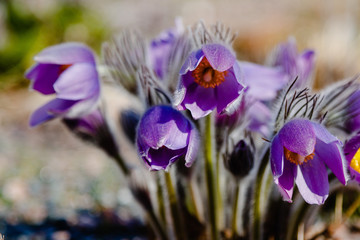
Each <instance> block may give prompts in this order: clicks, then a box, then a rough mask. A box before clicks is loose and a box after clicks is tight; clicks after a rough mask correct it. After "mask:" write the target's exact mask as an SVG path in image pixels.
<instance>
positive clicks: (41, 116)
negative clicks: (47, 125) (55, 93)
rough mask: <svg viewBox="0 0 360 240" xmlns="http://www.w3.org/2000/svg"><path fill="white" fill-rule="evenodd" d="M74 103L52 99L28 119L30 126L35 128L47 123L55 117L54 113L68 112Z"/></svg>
mask: <svg viewBox="0 0 360 240" xmlns="http://www.w3.org/2000/svg"><path fill="white" fill-rule="evenodd" d="M75 103H76V101H69V100H62V99H54V100H52V101H50V102H48V103H47V104H45V105H44V106H42V107H40V108H38V109H37V110H36V111H35V112H34V113H33V114H32V115H31V117H30V126H31V127H35V126H37V125H39V124H41V123H43V122H46V121H49V120H51V119H53V118H55V117H56V116H57V115H56V114H54V111H57V112H66V111H68V110H69V109H70V108H71V107H72V106H73V105H74V104H75Z"/></svg>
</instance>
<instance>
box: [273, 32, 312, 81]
mask: <svg viewBox="0 0 360 240" xmlns="http://www.w3.org/2000/svg"><path fill="white" fill-rule="evenodd" d="M314 62H315V52H314V51H313V50H304V51H303V52H302V53H300V54H299V53H298V51H297V47H296V42H295V39H293V38H290V39H289V40H288V41H287V42H284V43H281V44H279V45H278V46H277V48H276V50H275V53H274V54H273V62H272V65H273V66H275V67H280V68H281V69H282V71H284V73H286V74H287V75H288V77H289V80H290V81H292V80H294V79H295V78H296V77H298V81H297V82H296V84H295V87H298V88H302V87H305V86H306V85H307V84H308V83H309V81H310V80H311V77H312V74H313V71H314V66H315V63H314Z"/></svg>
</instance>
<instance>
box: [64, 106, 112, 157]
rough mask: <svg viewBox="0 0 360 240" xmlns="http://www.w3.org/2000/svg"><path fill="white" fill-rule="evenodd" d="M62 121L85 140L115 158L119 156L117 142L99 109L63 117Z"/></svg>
mask: <svg viewBox="0 0 360 240" xmlns="http://www.w3.org/2000/svg"><path fill="white" fill-rule="evenodd" d="M63 123H64V124H65V126H67V127H68V129H69V130H70V131H71V132H72V133H74V134H75V135H76V136H77V137H79V138H81V139H82V140H84V141H85V142H89V143H92V144H94V145H95V146H97V147H99V148H101V149H102V150H104V151H105V152H106V153H107V154H108V155H109V156H111V157H113V158H115V159H117V158H118V157H119V147H118V143H117V141H116V139H115V137H114V135H113V133H112V131H111V128H110V126H109V124H108V122H107V120H106V118H105V116H104V114H103V113H102V112H101V111H100V110H99V109H95V110H94V111H92V112H91V113H89V114H86V115H83V116H82V117H80V118H71V119H69V118H64V119H63Z"/></svg>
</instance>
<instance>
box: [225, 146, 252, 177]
mask: <svg viewBox="0 0 360 240" xmlns="http://www.w3.org/2000/svg"><path fill="white" fill-rule="evenodd" d="M253 166H254V154H253V151H252V149H251V147H250V146H249V145H248V144H246V142H245V141H244V140H240V141H239V142H238V143H237V144H236V146H235V148H234V150H233V151H232V153H231V154H230V155H229V156H227V157H226V158H225V167H226V168H227V169H228V170H229V171H230V172H231V173H232V174H233V175H234V176H235V177H238V178H242V177H245V176H246V175H247V174H248V173H249V172H250V170H251V169H252V167H253Z"/></svg>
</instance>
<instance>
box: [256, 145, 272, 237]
mask: <svg viewBox="0 0 360 240" xmlns="http://www.w3.org/2000/svg"><path fill="white" fill-rule="evenodd" d="M269 155H270V148H268V149H267V151H266V152H265V154H264V157H263V158H262V159H261V163H260V166H259V168H258V172H257V175H256V176H257V177H256V179H255V189H254V191H255V192H254V210H253V226H252V237H253V239H261V233H262V231H261V218H262V215H263V214H262V213H261V206H260V203H261V196H262V195H261V189H262V181H263V179H264V175H265V174H264V173H265V170H266V167H267V165H268V164H267V163H268V159H269Z"/></svg>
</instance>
